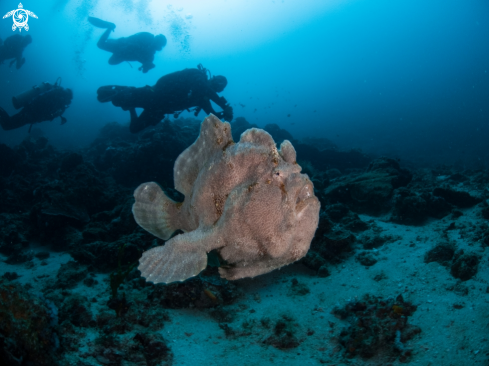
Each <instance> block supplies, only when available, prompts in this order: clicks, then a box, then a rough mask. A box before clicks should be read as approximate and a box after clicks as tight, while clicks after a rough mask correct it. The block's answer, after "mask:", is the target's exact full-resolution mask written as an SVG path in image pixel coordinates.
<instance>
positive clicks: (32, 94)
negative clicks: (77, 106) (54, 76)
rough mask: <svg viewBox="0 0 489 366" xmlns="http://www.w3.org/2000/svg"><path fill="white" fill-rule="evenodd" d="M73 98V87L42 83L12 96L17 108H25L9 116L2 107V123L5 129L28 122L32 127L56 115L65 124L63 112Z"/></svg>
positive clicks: (0, 119) (0, 114)
mask: <svg viewBox="0 0 489 366" xmlns="http://www.w3.org/2000/svg"><path fill="white" fill-rule="evenodd" d="M72 99H73V92H72V91H71V89H66V88H62V87H61V86H59V85H58V83H57V82H56V83H55V84H54V85H52V84H49V83H42V84H40V85H38V86H34V87H33V88H32V89H30V90H28V91H26V92H24V93H22V94H20V95H18V96H16V97H13V98H12V103H13V105H14V107H15V109H20V108H23V109H22V110H21V111H20V112H19V113H17V114H15V115H13V116H9V115H8V113H7V112H6V111H5V110H4V109H3V108H1V107H0V125H1V126H2V128H3V129H4V130H13V129H16V128H19V127H22V126H25V125H28V124H30V125H31V127H32V124H34V123H38V122H42V121H52V120H53V119H55V118H56V117H60V118H61V124H62V125H64V124H65V123H66V122H67V121H66V118H65V117H63V116H62V114H63V113H64V111H65V110H66V108H68V106H69V105H70V103H71V100H72ZM29 131H30V129H29Z"/></svg>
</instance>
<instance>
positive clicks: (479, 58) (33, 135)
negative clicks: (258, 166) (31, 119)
mask: <svg viewBox="0 0 489 366" xmlns="http://www.w3.org/2000/svg"><path fill="white" fill-rule="evenodd" d="M22 5H23V8H24V9H27V10H30V11H32V12H33V13H35V14H36V15H37V17H38V19H36V18H33V17H29V30H28V31H25V29H23V30H22V31H21V33H20V34H22V35H27V34H28V35H30V36H32V43H31V44H30V45H28V46H27V47H26V48H25V50H24V53H23V56H24V57H25V59H26V62H25V64H24V65H23V66H22V67H21V68H20V69H19V70H17V69H16V68H15V67H11V68H9V66H8V63H9V60H7V61H6V62H5V63H4V64H0V84H1V87H0V107H2V108H3V109H5V110H6V111H7V112H8V114H10V115H12V114H14V113H16V112H17V111H16V110H15V109H14V107H13V105H12V97H13V96H16V95H19V94H20V93H23V92H24V91H26V90H29V89H30V88H32V87H33V86H34V85H39V84H40V83H42V82H49V83H54V82H55V81H56V79H57V78H61V86H62V87H64V88H70V89H72V90H73V101H72V103H71V105H70V106H69V108H68V109H67V110H66V112H65V113H64V114H63V116H64V117H66V118H67V123H66V124H62V125H61V124H60V120H59V119H58V118H56V119H54V120H53V121H51V122H49V121H46V122H42V123H36V124H34V125H33V126H32V129H31V130H30V126H29V125H26V126H24V127H21V128H18V129H15V130H10V131H4V130H1V129H0V365H1V366H4V365H5V366H18V365H29V366H45V365H46V366H52V365H59V366H68V365H75V366H99V365H113V366H170V365H192V366H193V365H196V366H200V365H217V366H220V365H236V366H255V365H256V366H258V365H260V366H261V365H277V364H280V365H298V366H299V365H300V366H304V365H329V366H333V365H334V366H346V365H358V366H363V365H365V366H380V365H382V366H384V365H385V366H399V365H403V364H412V365H423V366H435V365H436V366H438V365H441V366H459V365H460V366H462V365H488V364H489V347H488V339H489V334H488V330H489V323H488V319H489V251H488V249H487V248H488V247H489V221H488V220H489V167H488V165H489V147H488V140H489V118H488V116H489V73H488V71H489V47H488V45H489V43H488V40H489V2H488V1H485V0H467V1H455V0H444V1H441V0H429V1H426V0H425V1H421V0H410V1H391V0H389V1H388V0H368V1H367V0H321V1H316V0H301V1H299V0H209V1H201V0H175V1H160V0H42V1H41V0H27V1H26V2H22ZM18 6H19V4H18V3H17V1H10V0H1V1H0V14H6V13H7V12H9V11H11V10H13V9H16V8H18ZM89 16H92V17H97V18H100V19H103V20H106V21H109V22H113V23H115V24H116V25H117V27H116V29H115V32H113V33H111V35H110V37H111V38H118V37H127V36H130V35H132V34H134V33H137V32H151V33H153V34H160V33H161V34H164V35H165V36H166V38H167V40H168V43H167V45H166V46H165V47H164V48H163V50H162V51H159V52H156V54H155V60H154V63H155V64H156V67H155V68H153V69H151V70H150V71H149V72H148V73H145V74H143V73H141V72H140V71H138V67H139V66H140V65H139V63H138V62H124V63H121V64H119V65H116V66H112V65H109V64H108V59H109V57H110V53H108V52H105V51H102V50H100V49H99V48H97V41H98V39H99V38H100V36H101V35H102V33H103V32H104V29H100V28H96V27H94V26H93V25H92V24H90V23H89V22H88V21H87V18H88V17H89ZM14 34H19V30H16V31H15V32H13V31H12V19H11V17H6V18H5V19H1V21H0V38H1V39H2V40H5V39H6V38H7V37H9V36H11V35H14ZM198 64H202V65H203V66H204V67H205V68H207V69H208V70H210V72H211V73H212V75H224V76H225V77H226V78H227V80H228V84H227V87H226V88H225V89H224V91H223V92H222V93H219V95H221V96H224V97H225V98H226V99H227V101H228V102H229V103H230V105H231V106H232V107H233V109H234V118H233V120H232V121H229V122H230V125H227V124H220V122H219V123H217V122H218V121H217V122H216V121H215V120H213V119H212V118H209V119H205V118H206V117H207V116H206V115H205V113H204V112H200V114H199V115H198V116H197V117H194V115H193V113H189V112H183V113H182V114H181V115H180V116H179V117H178V118H175V117H174V116H172V115H168V116H167V118H165V119H164V120H163V121H161V122H160V123H158V124H157V125H155V126H150V127H147V128H145V129H144V130H143V131H141V132H139V133H137V134H132V133H131V132H130V131H129V119H130V117H129V113H128V112H127V111H122V110H121V108H117V107H114V106H113V105H112V104H111V103H100V102H98V101H97V89H98V88H99V87H101V86H104V85H121V86H135V87H143V86H145V85H154V84H155V83H156V81H157V80H158V79H159V78H160V77H161V76H163V75H166V74H169V73H172V72H175V71H179V70H183V69H185V68H196V67H197V65H198ZM214 107H215V109H216V111H218V112H219V111H220V110H221V109H220V108H219V107H217V106H215V105H214ZM139 112H141V110H140V109H138V113H139ZM0 117H1V116H0ZM211 122H212V124H211ZM202 126H207V128H209V129H210V130H212V128H211V127H212V126H214V127H215V128H216V129H217V128H218V127H219V126H220V127H219V128H221V129H222V131H225V133H229V134H232V138H233V140H234V141H235V142H236V144H234V145H233V144H232V143H231V142H229V141H228V142H227V143H225V146H224V147H223V148H222V150H223V151H225V152H226V151H228V152H229V151H232V149H234V148H236V147H237V146H243V145H240V144H241V142H239V141H240V136H249V135H247V134H246V132H245V131H246V130H248V129H250V128H253V127H258V128H261V129H263V130H265V131H266V132H268V133H269V134H270V135H271V137H272V138H273V139H274V142H275V143H277V146H280V144H281V143H282V141H283V140H289V141H290V143H291V144H287V143H285V144H284V145H282V147H281V148H280V149H279V150H278V151H277V149H275V148H274V147H273V144H271V146H272V147H270V146H269V148H270V149H271V150H270V151H271V152H270V154H269V155H266V154H265V155H266V156H269V157H271V160H270V161H268V160H267V162H268V163H270V162H271V163H274V164H278V163H277V162H278V161H280V164H283V165H281V167H284V166H287V167H288V169H289V170H287V169H284V170H283V171H280V172H279V173H283V172H284V171H285V172H286V173H285V174H289V173H290V171H297V170H298V169H299V168H298V165H299V166H300V167H301V169H302V173H303V174H307V175H308V177H309V178H305V175H300V177H301V179H304V181H305V182H306V184H305V185H304V186H300V187H302V188H301V190H299V191H298V193H297V194H296V196H294V197H296V205H297V206H299V204H302V203H303V202H306V201H307V199H310V200H313V201H314V202H315V207H316V208H317V211H319V213H318V214H317V211H316V212H315V213H316V214H317V215H312V216H311V217H312V219H308V222H307V223H304V222H302V223H300V225H299V224H297V221H293V220H292V221H290V225H286V226H284V230H283V231H284V232H285V231H287V230H290V227H291V226H293V227H294V230H295V229H297V230H296V231H297V232H298V233H300V234H301V235H302V234H304V232H307V233H306V234H310V235H312V232H310V231H311V230H313V229H314V228H316V226H317V228H316V229H315V232H314V236H313V238H312V241H311V242H310V247H309V243H308V242H307V243H304V242H303V243H302V244H303V245H305V247H307V248H306V249H309V250H308V251H307V254H306V253H302V254H304V256H303V257H301V258H300V259H298V260H296V261H295V259H297V254H296V253H289V252H288V251H286V253H285V255H284V256H285V257H287V255H289V254H290V257H291V258H293V260H289V261H286V262H284V263H281V264H288V265H284V266H283V267H281V268H279V269H275V270H273V271H270V272H268V273H263V274H260V275H257V276H255V277H252V275H250V276H248V277H246V276H245V278H241V279H237V280H232V279H229V280H228V279H226V278H224V277H225V276H223V273H224V274H225V273H226V272H227V273H232V269H233V265H235V263H232V262H226V261H223V257H222V255H223V254H222V252H219V250H218V251H217V253H216V251H212V252H210V253H209V254H208V257H207V266H206V267H205V268H204V270H202V271H201V272H199V273H198V274H196V275H194V273H190V272H189V273H190V274H189V273H186V275H187V277H188V275H194V276H193V277H191V278H188V279H187V280H185V281H182V282H178V281H177V282H172V283H169V284H165V283H158V284H153V283H152V282H149V281H147V280H146V278H145V277H147V276H146V275H147V274H148V273H151V270H152V267H151V265H150V266H149V267H150V268H149V269H148V268H147V267H146V268H142V267H139V268H138V266H139V263H141V262H140V261H144V259H143V260H141V258H142V256H143V258H144V254H143V253H145V254H147V253H148V252H149V251H150V250H153V249H158V248H160V249H161V248H166V247H169V246H170V244H172V243H175V242H176V240H178V239H182V237H185V235H188V234H192V233H193V232H194V231H195V230H194V231H189V232H185V233H184V232H183V231H181V230H180V231H177V232H176V235H175V236H174V237H173V238H172V239H169V240H166V238H162V237H161V236H158V237H156V236H154V235H152V234H151V233H150V232H148V231H149V230H148V231H146V230H144V229H143V228H145V226H144V223H143V224H142V223H141V221H138V213H137V210H138V209H136V210H134V206H133V205H134V203H135V200H136V201H138V200H140V201H139V203H141V201H142V200H143V199H144V197H141V196H143V195H142V194H140V193H141V192H140V191H139V193H135V192H138V191H135V189H136V188H137V187H138V186H140V185H141V184H144V183H145V182H156V183H157V185H152V186H151V187H152V189H155V191H153V193H154V192H157V193H155V195H156V196H157V195H158V194H160V193H159V191H158V188H155V187H157V186H159V187H161V188H162V189H163V190H164V194H166V195H168V197H170V198H171V199H173V200H175V201H177V202H181V201H183V200H184V198H188V197H192V194H194V193H195V192H196V191H195V192H194V191H191V192H192V193H191V194H187V197H184V194H182V193H184V192H182V191H183V189H180V190H179V189H178V188H179V187H178V184H177V179H176V177H174V172H175V173H178V174H180V173H181V172H182V171H183V172H185V171H186V169H188V171H192V169H193V165H192V164H193V163H192V161H198V160H199V159H204V158H205V157H206V156H207V155H206V151H204V153H202V150H200V151H199V153H197V154H195V151H196V150H195V149H194V150H191V149H189V147H191V146H192V147H195V146H196V145H198V142H199V140H197V139H200V137H199V131H201V127H202ZM209 126H211V127H209ZM228 126H230V127H231V131H229V130H228ZM205 131H207V132H209V130H205ZM220 131H221V130H220ZM253 133H257V134H258V133H259V134H262V135H261V136H263V134H264V135H266V134H265V133H264V132H263V131H261V132H256V130H255V132H253ZM242 134H243V135H242ZM201 135H202V136H203V135H205V134H201ZM209 135H212V133H210V132H209ZM226 136H227V135H226ZM266 136H268V135H266ZM217 140H218V142H217V143H218V144H221V143H223V142H222V141H221V139H220V138H219V139H217ZM226 141H227V140H226ZM193 144H194V145H193ZM209 145H210V144H209ZM198 146H199V147H200V148H202V149H203V145H198ZM233 146H234V147H233ZM291 146H293V147H291ZM226 149H228V150H226ZM251 150H252V149H251V148H249V147H247V148H243V151H245V152H246V153H248V154H250V156H251V154H252V152H250V151H251ZM189 151H190V152H189ZM192 151H193V153H192ZM294 152H295V153H297V155H296V156H295V153H294ZM219 154H221V152H220V150H218V154H217V155H219ZM226 154H227V152H226ZM221 155H222V156H225V154H224V153H223V154H221ZM182 156H184V157H185V159H183V158H182ZM295 158H297V159H295ZM178 159H180V160H178ZM295 160H296V161H295ZM177 161H180V163H179V164H180V165H179V164H176V162H177ZM250 161H251V160H250ZM233 162H234V163H236V162H235V161H233ZM296 162H297V164H298V165H297V164H295V163H296ZM206 163H207V162H206ZM287 164H288V165H287ZM230 165H232V164H230ZM175 166H178V167H179V168H178V169H175V171H174V167H175ZM203 166H204V165H203ZM212 166H213V165H211V166H210V167H209V169H207V166H206V165H205V166H204V168H205V169H203V170H202V172H201V173H202V176H205V171H211V168H212ZM234 166H235V167H236V169H245V168H246V166H244V167H243V165H241V164H240V163H236V164H235V165H234ZM233 169H234V168H233ZM215 170H217V168H215ZM250 170H252V169H250ZM188 171H187V173H188ZM274 172H275V171H274ZM287 172H288V173H287ZM199 174H200V173H199ZM219 174H221V176H219ZM274 174H276V172H275V173H274ZM245 175H246V174H245ZM278 175H279V176H280V174H278ZM209 176H210V178H209V181H212V179H211V178H213V177H215V176H218V178H219V177H221V178H222V180H221V182H223V183H222V184H219V185H218V188H221V186H222V187H224V186H226V184H224V182H227V183H228V181H227V180H226V179H229V176H228V175H226V174H223V172H222V171H218V172H216V173H214V171H212V173H208V175H207V177H209ZM272 178H274V177H272ZM180 179H181V178H180ZM277 179H278V178H277ZM308 179H310V181H309V180H308ZM209 181H205V180H204V182H202V181H200V182H199V184H200V185H201V187H203V188H202V189H205V188H207V187H209V186H211V184H210V183H209ZM244 182H245V183H246V185H245V187H246V189H247V190H248V191H249V192H255V191H254V190H256V191H258V188H256V186H257V185H258V183H256V182H254V181H252V180H250V181H246V180H245V181H244ZM270 182H271V180H270ZM270 182H269V181H267V182H266V184H267V185H268V184H270ZM194 183H195V182H194ZM311 183H312V184H313V186H314V188H313V189H312V184H311ZM195 185H197V184H195ZM262 186H264V185H262ZM143 187H144V186H143ZM304 187H305V188H304ZM180 188H182V185H181V184H180ZM191 188H192V189H194V188H195V186H194V185H192V187H191ZM186 189H190V188H189V187H186ZM288 189H289V187H288V186H286V185H283V186H281V187H280V190H279V191H275V193H278V197H281V199H282V201H281V200H278V201H280V204H283V203H284V202H287V205H285V207H288V197H290V196H291V195H292V193H291V191H289V190H288ZM187 192H188V191H187ZM221 193H222V192H221ZM294 194H295V193H294ZM193 197H195V196H193ZM160 198H161V197H160ZM316 198H317V200H316ZM267 199H268V197H267V196H263V197H262V199H257V200H256V201H257V202H258V203H257V206H256V207H258V210H257V211H258V213H257V214H256V215H255V216H253V217H252V220H251V221H252V223H251V224H250V222H249V220H245V219H242V222H243V226H246V225H248V226H250V227H256V230H251V234H250V235H251V236H252V237H253V239H255V237H259V236H260V235H261V234H263V232H264V231H265V230H263V227H262V226H261V224H262V223H263V222H267V220H269V221H270V217H272V218H274V217H277V218H278V219H277V221H279V222H281V221H280V220H281V219H283V217H288V216H287V213H289V214H290V212H289V211H287V209H284V210H283V211H282V210H280V209H277V210H274V209H273V208H274V207H276V206H273V204H274V202H275V201H274V202H272V203H270V202H268V201H267ZM303 199H305V200H304V201H302V200H303ZM158 202H160V201H158ZM165 202H166V206H165V207H167V206H168V202H169V201H163V203H165ZM233 202H235V201H233V200H231V199H228V196H227V195H224V196H222V195H221V196H218V197H217V198H216V199H215V201H213V203H215V206H214V204H211V205H210V206H211V207H210V208H209V211H206V212H205V214H203V215H202V217H204V218H205V219H208V217H214V216H212V215H214V211H216V212H217V211H219V213H218V216H217V219H216V221H215V223H214V224H213V225H215V226H216V227H217V226H219V225H220V226H223V227H224V229H223V233H222V234H223V237H224V236H225V235H227V234H229V232H230V231H232V230H231V229H229V227H230V226H231V225H229V224H228V225H225V224H222V221H224V220H222V221H219V220H220V218H221V216H220V215H222V217H226V215H223V210H225V208H226V207H227V208H228V209H229V207H231V205H232V204H233ZM291 202H293V201H291ZM309 202H310V201H309ZM144 203H145V202H143V205H142V206H144ZM146 203H147V202H146ZM225 203H226V205H228V206H225ZM228 203H229V204H228ZM319 203H320V209H319V207H318V206H319ZM150 206H151V205H150ZM161 206H162V207H163V206H164V205H163V204H162V205H161ZM176 206H178V207H180V206H179V204H176ZM151 207H152V208H154V206H151ZM279 207H280V208H282V206H279ZM139 210H141V211H143V213H144V210H145V207H143V208H141V207H139ZM267 210H268V211H267ZM135 211H136V212H135ZM154 211H155V212H157V213H159V212H160V211H162V210H159V207H157V209H155V210H154ZM236 212H238V214H236ZM263 212H265V213H266V214H263ZM254 213H256V212H254ZM230 217H232V218H234V219H235V222H234V224H235V225H236V226H237V227H238V228H239V227H241V226H240V222H239V220H240V219H241V216H239V210H237V211H235V212H234V214H233V215H230ZM139 218H141V216H139ZM315 220H317V225H316V221H315ZM204 221H205V220H204ZM271 221H274V220H271ZM299 221H300V220H299ZM138 224H139V225H138ZM221 224H222V225H221ZM292 224H294V225H296V224H297V225H298V226H294V225H292ZM140 225H141V226H140ZM182 230H183V229H182ZM228 231H229V232H228ZM306 234H304V236H303V237H306V236H307V235H306ZM230 236H231V239H233V238H232V235H230ZM175 238H176V240H175ZM301 238H302V236H301ZM164 239H165V240H164ZM238 239H241V238H238ZM182 240H183V239H182ZM219 240H220V239H219ZM297 241H299V242H300V241H301V240H297ZM197 242H198V241H197ZM229 242H230V243H232V244H235V242H233V240H230V241H229ZM270 242H271V241H270ZM281 243H282V242H279V243H278V245H281ZM265 244H270V246H271V245H272V244H271V243H268V242H267V243H265ZM282 244H283V243H282ZM236 246H238V245H236ZM218 249H220V248H218ZM290 252H292V251H290ZM150 253H151V252H150ZM180 254H181V253H180ZM184 254H185V253H184ZM260 255H261V254H260ZM146 258H147V257H146ZM178 259H181V260H179V261H176V262H177V266H179V268H178V271H176V272H177V273H178V274H181V272H185V271H181V269H182V268H183V269H186V267H185V266H189V265H188V263H189V262H191V260H190V259H189V260H187V258H186V256H185V255H182V257H178ZM204 259H205V258H204ZM289 259H290V258H289ZM247 260H249V262H250V263H254V261H255V260H256V261H257V258H251V259H245V262H246V261H247ZM291 262H293V263H291ZM173 264H174V263H173ZM143 267H144V266H143ZM245 267H246V266H245ZM165 268H166V267H165ZM140 269H141V271H140ZM199 269H200V267H199Z"/></svg>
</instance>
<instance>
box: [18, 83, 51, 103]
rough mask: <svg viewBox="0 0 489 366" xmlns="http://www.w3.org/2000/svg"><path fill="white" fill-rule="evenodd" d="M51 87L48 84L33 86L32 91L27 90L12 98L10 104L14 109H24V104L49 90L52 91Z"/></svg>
mask: <svg viewBox="0 0 489 366" xmlns="http://www.w3.org/2000/svg"><path fill="white" fill-rule="evenodd" d="M52 88H53V85H52V84H49V83H41V84H39V85H34V86H33V87H32V89H29V90H27V91H25V92H23V93H21V94H19V95H16V96H15V97H12V104H13V105H14V108H15V109H20V108H22V107H25V106H26V104H29V103H30V102H31V101H32V100H33V99H34V98H35V97H37V96H38V95H40V94H41V93H44V92H47V91H48V90H49V89H52Z"/></svg>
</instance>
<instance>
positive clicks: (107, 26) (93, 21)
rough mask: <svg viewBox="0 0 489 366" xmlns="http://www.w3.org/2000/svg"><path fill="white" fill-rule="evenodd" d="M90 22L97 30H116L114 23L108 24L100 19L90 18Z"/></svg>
mask: <svg viewBox="0 0 489 366" xmlns="http://www.w3.org/2000/svg"><path fill="white" fill-rule="evenodd" d="M88 21H89V22H90V24H91V25H94V26H95V27H97V28H104V29H115V24H114V23H111V22H106V21H105V20H102V19H99V18H95V17H88Z"/></svg>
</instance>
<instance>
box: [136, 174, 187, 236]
mask: <svg viewBox="0 0 489 366" xmlns="http://www.w3.org/2000/svg"><path fill="white" fill-rule="evenodd" d="M134 198H135V199H136V202H135V203H134V205H133V206H132V213H133V215H134V219H135V220H136V222H137V223H138V225H139V226H141V227H142V228H143V229H144V230H146V231H148V232H150V233H151V234H153V235H154V236H156V237H158V238H160V239H163V240H168V239H169V238H170V237H171V235H172V234H173V233H174V232H175V231H176V230H177V229H179V225H178V221H179V220H178V219H179V216H180V206H181V204H179V203H177V202H175V201H173V200H172V199H170V198H168V197H167V196H166V195H165V193H164V192H163V191H162V190H161V188H160V186H159V185H158V184H156V183H154V182H150V183H144V184H141V185H140V186H139V187H138V188H136V190H135V191H134Z"/></svg>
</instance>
